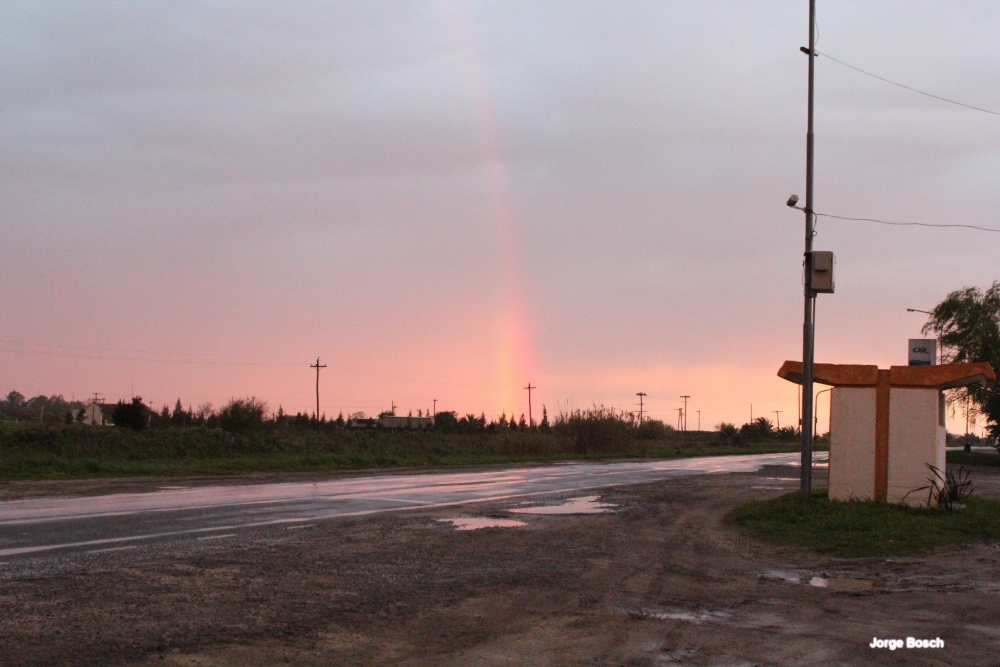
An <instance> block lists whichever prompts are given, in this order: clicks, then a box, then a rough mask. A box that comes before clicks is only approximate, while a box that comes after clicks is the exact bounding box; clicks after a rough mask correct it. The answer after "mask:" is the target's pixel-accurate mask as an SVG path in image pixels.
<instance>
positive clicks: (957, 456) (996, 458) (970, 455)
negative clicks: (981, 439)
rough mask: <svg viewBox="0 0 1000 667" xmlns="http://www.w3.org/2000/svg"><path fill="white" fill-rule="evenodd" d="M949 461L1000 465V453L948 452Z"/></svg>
mask: <svg viewBox="0 0 1000 667" xmlns="http://www.w3.org/2000/svg"><path fill="white" fill-rule="evenodd" d="M946 456H947V457H948V463H954V464H956V465H963V466H994V467H998V466H1000V454H995V453H993V452H948V454H947V455H946Z"/></svg>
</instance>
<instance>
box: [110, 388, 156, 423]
mask: <svg viewBox="0 0 1000 667" xmlns="http://www.w3.org/2000/svg"><path fill="white" fill-rule="evenodd" d="M149 415H150V410H149V408H148V407H146V405H145V404H144V403H143V402H142V397H140V396H136V397H135V398H133V399H132V402H131V403H126V402H125V401H118V405H116V406H115V409H114V410H113V411H112V412H111V421H113V422H114V424H115V426H123V427H125V428H131V429H135V430H137V431H141V430H142V429H144V428H146V427H147V426H149Z"/></svg>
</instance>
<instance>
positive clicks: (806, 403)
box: [800, 0, 816, 497]
mask: <svg viewBox="0 0 1000 667" xmlns="http://www.w3.org/2000/svg"><path fill="white" fill-rule="evenodd" d="M806 55H807V56H808V57H809V100H808V111H807V113H808V122H807V128H806V205H805V213H806V247H805V255H804V259H805V289H804V297H805V298H804V301H805V312H804V317H803V322H802V479H801V484H800V490H801V492H802V493H803V494H804V495H805V496H807V497H808V496H809V495H811V494H812V440H813V353H814V346H815V342H816V338H815V336H816V331H815V327H814V322H813V313H814V304H815V300H816V295H815V294H813V290H812V244H813V222H814V219H815V218H814V217H813V148H814V146H813V90H814V84H815V75H816V0H809V52H808V53H807V54H806Z"/></svg>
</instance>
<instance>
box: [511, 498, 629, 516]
mask: <svg viewBox="0 0 1000 667" xmlns="http://www.w3.org/2000/svg"><path fill="white" fill-rule="evenodd" d="M599 498H600V496H584V497H582V498H570V499H568V500H567V501H566V502H564V503H562V504H561V505H542V506H540V507H518V508H515V509H512V510H510V511H511V513H516V514H604V513H606V512H613V511H614V510H615V509H616V507H617V506H616V505H608V504H606V503H602V502H599V501H598V499H599Z"/></svg>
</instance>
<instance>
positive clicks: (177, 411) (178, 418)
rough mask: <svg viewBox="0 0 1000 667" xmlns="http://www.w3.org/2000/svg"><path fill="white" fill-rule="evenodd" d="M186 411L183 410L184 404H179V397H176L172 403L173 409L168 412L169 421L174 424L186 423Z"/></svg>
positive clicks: (182, 424) (183, 424)
mask: <svg viewBox="0 0 1000 667" xmlns="http://www.w3.org/2000/svg"><path fill="white" fill-rule="evenodd" d="M187 416H188V415H187V413H186V412H184V406H183V405H181V399H179V398H178V399H177V402H176V403H174V411H173V412H172V413H171V414H170V423H172V424H173V425H174V426H185V425H187V421H188V418H187Z"/></svg>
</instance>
